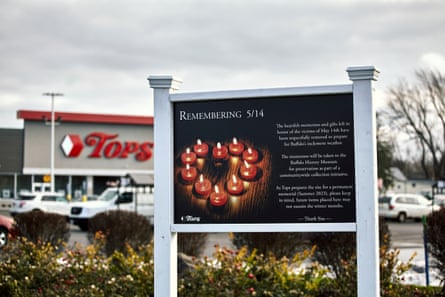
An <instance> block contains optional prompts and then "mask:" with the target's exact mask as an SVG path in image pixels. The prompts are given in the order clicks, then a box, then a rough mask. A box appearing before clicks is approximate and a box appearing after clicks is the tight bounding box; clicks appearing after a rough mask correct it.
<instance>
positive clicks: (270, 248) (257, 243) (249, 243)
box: [231, 232, 307, 258]
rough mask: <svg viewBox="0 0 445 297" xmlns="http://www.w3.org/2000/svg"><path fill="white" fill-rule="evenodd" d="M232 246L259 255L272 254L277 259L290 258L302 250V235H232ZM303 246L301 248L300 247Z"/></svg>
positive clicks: (257, 233)
mask: <svg viewBox="0 0 445 297" xmlns="http://www.w3.org/2000/svg"><path fill="white" fill-rule="evenodd" d="M231 237H232V243H233V245H234V246H235V247H236V248H238V249H240V248H242V247H244V246H246V247H247V249H248V250H249V251H253V250H256V251H257V252H258V253H260V254H264V255H268V254H270V253H272V254H273V255H275V256H276V257H277V258H281V257H292V256H293V255H294V254H295V253H296V252H298V251H302V250H304V248H306V247H307V246H303V245H304V240H303V234H302V233H291V232H272V233H271V232H268V233H262V232H253V233H244V232H240V233H232V234H231ZM302 246H303V247H302Z"/></svg>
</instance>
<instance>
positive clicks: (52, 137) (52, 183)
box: [42, 92, 63, 192]
mask: <svg viewBox="0 0 445 297" xmlns="http://www.w3.org/2000/svg"><path fill="white" fill-rule="evenodd" d="M42 95H43V96H50V97H51V148H50V162H51V165H50V185H51V190H50V191H51V192H54V191H55V189H54V129H55V128H54V127H55V112H54V97H57V96H63V94H62V93H54V92H48V93H43V94H42Z"/></svg>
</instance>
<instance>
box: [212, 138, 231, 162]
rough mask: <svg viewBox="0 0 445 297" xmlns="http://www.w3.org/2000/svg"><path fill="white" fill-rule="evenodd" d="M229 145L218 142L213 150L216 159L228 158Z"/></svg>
mask: <svg viewBox="0 0 445 297" xmlns="http://www.w3.org/2000/svg"><path fill="white" fill-rule="evenodd" d="M227 153H228V150H227V147H226V146H225V145H221V142H218V143H217V144H216V146H215V147H214V148H213V150H212V156H213V158H214V159H215V160H224V159H226V158H227Z"/></svg>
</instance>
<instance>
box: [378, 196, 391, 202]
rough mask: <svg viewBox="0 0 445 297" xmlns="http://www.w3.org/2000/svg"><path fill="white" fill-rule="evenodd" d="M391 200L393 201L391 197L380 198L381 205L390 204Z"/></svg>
mask: <svg viewBox="0 0 445 297" xmlns="http://www.w3.org/2000/svg"><path fill="white" fill-rule="evenodd" d="M390 200H391V198H390V197H380V198H379V203H389V201H390Z"/></svg>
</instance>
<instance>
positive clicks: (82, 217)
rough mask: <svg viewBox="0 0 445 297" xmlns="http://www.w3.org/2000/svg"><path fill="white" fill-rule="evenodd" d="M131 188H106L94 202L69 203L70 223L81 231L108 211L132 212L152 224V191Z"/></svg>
mask: <svg viewBox="0 0 445 297" xmlns="http://www.w3.org/2000/svg"><path fill="white" fill-rule="evenodd" d="M140 190H142V189H138V188H132V187H122V188H107V189H105V191H103V192H102V194H100V195H99V197H98V198H97V199H96V200H93V201H89V200H88V201H86V202H73V203H71V214H70V217H69V218H70V221H71V223H72V224H73V225H77V226H79V228H80V229H81V230H83V231H86V230H88V222H89V220H90V219H91V218H92V217H94V216H95V215H96V214H98V213H101V212H105V211H109V210H117V209H120V210H126V211H134V212H137V213H139V214H141V215H144V216H146V217H147V218H148V219H149V220H150V222H151V223H152V222H153V216H154V196H153V192H152V191H140Z"/></svg>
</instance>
